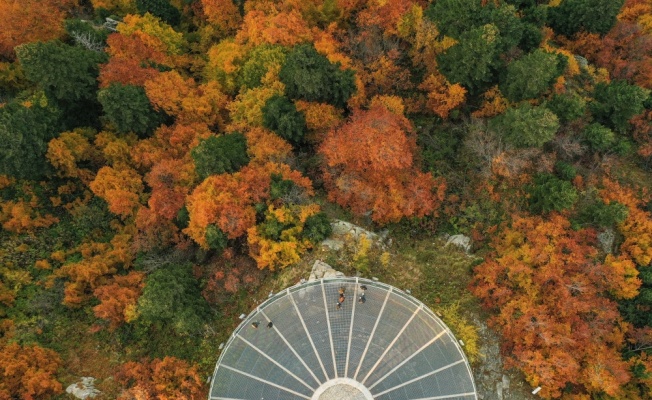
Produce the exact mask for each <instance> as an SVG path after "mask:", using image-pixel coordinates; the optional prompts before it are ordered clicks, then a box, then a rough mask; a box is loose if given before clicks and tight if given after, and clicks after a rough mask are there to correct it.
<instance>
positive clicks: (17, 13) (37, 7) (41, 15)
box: [0, 0, 73, 59]
mask: <svg viewBox="0 0 652 400" xmlns="http://www.w3.org/2000/svg"><path fill="white" fill-rule="evenodd" d="M72 3H73V2H72V1H70V0H65V1H55V0H0V15H2V29H0V55H1V56H4V57H7V58H10V59H12V58H14V57H15V54H14V48H15V47H16V46H19V45H21V44H24V43H30V42H36V41H41V42H46V41H48V40H52V39H57V38H59V37H61V35H63V33H64V29H63V20H64V18H65V16H66V12H65V11H66V10H65V9H66V8H67V7H69V6H71V5H72Z"/></svg>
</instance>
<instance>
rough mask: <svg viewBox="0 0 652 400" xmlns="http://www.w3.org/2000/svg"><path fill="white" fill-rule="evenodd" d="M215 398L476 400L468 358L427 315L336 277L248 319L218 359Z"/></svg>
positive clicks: (408, 299)
mask: <svg viewBox="0 0 652 400" xmlns="http://www.w3.org/2000/svg"><path fill="white" fill-rule="evenodd" d="M365 289H366V290H365ZM342 291H343V292H344V293H343V295H344V299H342V298H341V296H340V292H342ZM361 297H362V298H361ZM338 305H339V306H338ZM270 322H271V323H270ZM209 399H210V400H220V399H223V400H233V399H244V400H259V399H265V400H271V399H283V400H290V399H292V400H293V399H307V400H370V399H378V400H408V399H409V400H417V399H419V400H426V399H457V400H471V399H477V394H476V390H475V384H474V382H473V374H472V373H471V368H470V367H469V363H468V361H467V359H466V357H465V356H464V352H463V351H462V349H461V348H460V346H459V344H458V342H457V340H456V339H455V337H454V336H453V334H452V333H451V332H450V330H449V329H448V328H447V327H446V325H444V323H443V322H442V321H441V320H440V319H439V318H437V316H436V315H435V314H434V313H433V312H432V311H431V310H430V309H429V308H428V307H426V306H425V305H424V304H423V303H421V302H420V301H418V300H416V299H415V298H414V297H412V296H410V295H408V294H406V293H404V292H403V291H401V290H399V289H397V288H395V287H392V286H390V285H386V284H383V283H380V282H375V281H371V280H367V279H362V278H332V279H321V280H317V281H311V282H307V283H303V284H299V285H296V286H293V287H291V288H288V289H286V290H284V291H282V292H279V293H277V294H276V295H275V296H273V297H271V298H269V299H268V300H267V301H265V302H264V303H262V304H261V305H259V306H258V307H257V308H256V309H255V310H254V311H252V312H251V313H250V314H249V315H248V316H247V317H246V318H245V319H244V321H243V322H242V323H241V324H240V326H239V327H238V328H237V329H236V330H235V332H233V335H232V336H231V338H230V339H229V341H228V343H227V344H226V347H225V348H224V350H223V351H222V354H221V356H220V359H219V360H218V362H217V365H216V367H215V372H214V374H213V380H212V384H211V390H210V393H209Z"/></svg>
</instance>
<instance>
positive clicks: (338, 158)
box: [319, 106, 446, 223]
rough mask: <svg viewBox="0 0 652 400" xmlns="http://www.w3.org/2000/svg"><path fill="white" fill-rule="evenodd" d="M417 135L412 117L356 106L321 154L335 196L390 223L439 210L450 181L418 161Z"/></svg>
mask: <svg viewBox="0 0 652 400" xmlns="http://www.w3.org/2000/svg"><path fill="white" fill-rule="evenodd" d="M415 152H416V140H415V138H414V135H413V132H412V127H411V125H410V122H409V121H408V120H407V119H406V118H405V117H403V116H402V115H398V114H395V113H392V112H390V111H389V110H387V109H386V108H385V107H383V106H375V107H372V108H371V109H370V110H368V111H364V110H356V111H354V113H353V115H352V116H351V118H350V120H349V121H348V122H347V123H346V124H345V125H343V126H342V127H340V128H339V129H333V130H331V131H329V132H328V134H327V135H326V137H325V139H324V141H323V142H322V144H321V146H320V148H319V153H320V154H321V155H322V156H323V157H324V165H323V170H324V183H325V185H326V188H327V189H328V197H329V199H330V200H331V201H335V202H337V203H338V204H340V205H342V206H345V207H350V208H351V209H352V210H353V212H355V213H356V214H364V213H366V212H372V219H373V220H374V221H376V222H380V223H386V222H391V221H398V220H400V219H401V218H403V217H422V216H424V215H427V214H431V213H433V212H435V211H436V210H437V209H438V208H439V206H440V205H441V202H442V200H443V197H444V192H445V189H446V183H445V181H444V180H443V179H441V178H434V177H433V176H432V175H431V174H430V173H423V172H421V171H419V169H418V168H417V167H416V166H415V165H414V157H415Z"/></svg>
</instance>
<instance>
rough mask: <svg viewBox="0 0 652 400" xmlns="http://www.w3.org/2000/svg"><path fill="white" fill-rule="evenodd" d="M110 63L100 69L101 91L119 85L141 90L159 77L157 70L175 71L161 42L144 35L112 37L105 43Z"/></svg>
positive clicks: (114, 34)
mask: <svg viewBox="0 0 652 400" xmlns="http://www.w3.org/2000/svg"><path fill="white" fill-rule="evenodd" d="M106 43H107V45H108V46H107V48H106V52H107V53H108V54H109V56H110V58H109V62H108V63H106V64H103V65H102V66H100V76H99V78H98V79H99V82H100V87H102V88H105V87H108V86H109V85H110V84H111V83H114V82H117V83H122V84H123V85H136V86H142V85H143V84H144V83H145V82H146V81H147V80H149V79H152V78H154V77H155V76H156V75H158V74H159V71H158V69H157V68H156V67H173V66H174V61H173V60H172V57H170V56H169V55H168V54H166V53H165V52H164V51H163V47H164V46H163V44H162V43H160V40H159V39H157V38H154V37H152V36H149V35H147V34H145V33H140V34H138V35H136V34H131V35H123V34H120V33H112V34H111V35H109V38H108V39H107V41H106Z"/></svg>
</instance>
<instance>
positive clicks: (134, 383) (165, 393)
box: [116, 357, 206, 400]
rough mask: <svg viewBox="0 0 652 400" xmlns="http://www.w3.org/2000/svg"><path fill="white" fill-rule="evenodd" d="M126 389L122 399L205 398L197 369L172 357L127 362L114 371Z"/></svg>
mask: <svg viewBox="0 0 652 400" xmlns="http://www.w3.org/2000/svg"><path fill="white" fill-rule="evenodd" d="M116 380H117V381H118V382H120V383H122V384H123V385H125V386H127V387H128V389H127V390H126V391H124V392H123V393H122V394H121V395H120V397H119V399H122V400H131V399H138V400H195V399H203V398H205V397H206V393H205V389H204V388H203V385H202V381H201V379H200V378H199V372H198V371H197V368H196V367H194V366H190V365H188V363H187V362H186V361H183V360H180V359H178V358H175V357H165V358H164V359H162V360H161V359H158V358H155V359H153V360H151V361H149V360H143V361H142V362H128V363H125V364H124V365H122V367H121V369H120V371H118V373H117V374H116Z"/></svg>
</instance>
